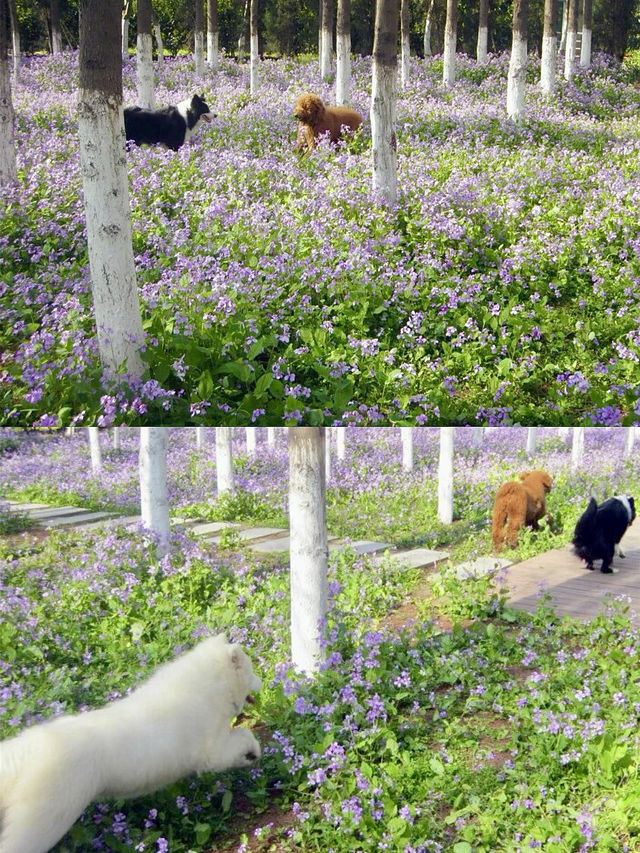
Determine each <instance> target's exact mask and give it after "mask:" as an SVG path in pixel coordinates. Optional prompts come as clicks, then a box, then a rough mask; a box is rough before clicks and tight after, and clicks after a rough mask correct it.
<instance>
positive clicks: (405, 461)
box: [400, 427, 413, 473]
mask: <svg viewBox="0 0 640 853" xmlns="http://www.w3.org/2000/svg"><path fill="white" fill-rule="evenodd" d="M400 438H401V439H402V470H403V471H405V472H406V473H410V472H411V471H413V429H412V428H411V427H400Z"/></svg>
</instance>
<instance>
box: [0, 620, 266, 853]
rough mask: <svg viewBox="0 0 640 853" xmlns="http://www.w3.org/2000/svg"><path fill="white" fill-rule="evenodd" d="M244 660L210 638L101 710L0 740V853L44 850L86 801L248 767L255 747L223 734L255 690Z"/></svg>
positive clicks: (241, 736) (239, 733)
mask: <svg viewBox="0 0 640 853" xmlns="http://www.w3.org/2000/svg"><path fill="white" fill-rule="evenodd" d="M261 683H262V682H261V681H260V679H259V678H258V677H257V676H256V675H254V673H253V670H252V667H251V662H250V661H249V658H248V657H247V655H246V654H245V653H244V651H243V650H242V649H241V648H240V646H237V645H232V644H230V643H228V642H227V641H226V638H225V637H224V635H223V634H220V635H218V636H217V637H210V638H209V639H206V640H204V641H203V642H201V643H199V644H198V645H197V646H196V647H195V648H194V649H192V650H191V651H189V652H186V653H185V654H183V655H181V656H180V657H179V658H177V659H176V660H174V661H172V662H170V663H167V664H165V665H164V666H162V667H160V668H159V669H158V670H157V672H155V673H154V674H153V675H152V676H151V678H149V680H148V681H146V682H144V683H143V684H142V685H141V686H140V687H138V688H137V689H136V690H134V691H133V692H132V693H131V694H130V695H128V696H125V697H124V698H122V699H118V700H116V701H115V702H112V703H110V704H109V705H107V706H105V707H104V708H100V709H98V710H95V711H87V712H86V713H82V714H78V715H76V716H64V717H58V718H57V719H54V720H52V721H50V722H45V723H42V724H41V725H36V726H33V727H32V728H28V729H25V730H24V731H23V732H22V733H21V734H19V735H17V736H16V737H14V738H11V739H9V740H5V741H3V742H2V743H0V851H1V853H45V851H47V850H49V849H50V848H51V847H52V846H53V845H54V844H55V843H56V842H57V841H59V840H60V838H62V836H63V835H64V834H65V833H66V832H67V830H68V829H69V828H70V827H71V826H72V825H73V823H74V822H75V821H76V820H77V819H78V817H80V815H81V814H82V812H83V811H84V809H85V808H86V807H87V806H88V805H89V803H90V802H92V801H93V800H97V799H99V800H102V799H107V798H110V797H118V798H119V797H135V796H137V795H138V794H144V793H148V792H151V791H154V790H156V789H157V788H160V787H162V786H163V785H167V784H169V783H170V782H174V781H176V780H177V779H179V778H181V777H182V776H186V775H187V774H189V773H192V772H198V773H200V772H203V771H206V770H213V771H220V770H225V769H227V768H230V767H247V766H248V765H250V764H252V763H253V762H254V761H256V760H257V759H258V758H259V757H260V745H259V743H258V741H257V740H256V738H255V737H254V736H253V734H252V733H251V732H250V731H249V729H246V728H234V729H232V728H231V727H230V726H231V721H232V720H233V718H234V717H236V716H237V715H238V714H239V713H240V711H241V709H242V706H243V705H244V703H245V701H246V700H247V698H248V697H249V694H250V693H252V692H254V691H256V690H259V689H260V687H261Z"/></svg>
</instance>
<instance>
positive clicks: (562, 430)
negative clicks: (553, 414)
mask: <svg viewBox="0 0 640 853" xmlns="http://www.w3.org/2000/svg"><path fill="white" fill-rule="evenodd" d="M570 431H571V427H559V428H558V437H559V438H561V439H562V441H566V440H567V439H568V438H569V432H570Z"/></svg>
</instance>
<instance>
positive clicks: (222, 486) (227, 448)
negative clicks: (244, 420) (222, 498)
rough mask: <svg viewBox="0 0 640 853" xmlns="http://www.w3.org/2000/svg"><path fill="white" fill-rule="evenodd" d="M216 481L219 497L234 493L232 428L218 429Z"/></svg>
mask: <svg viewBox="0 0 640 853" xmlns="http://www.w3.org/2000/svg"><path fill="white" fill-rule="evenodd" d="M216 480H217V486H218V494H219V495H221V494H223V493H224V492H233V491H234V483H233V454H232V452H231V427H216Z"/></svg>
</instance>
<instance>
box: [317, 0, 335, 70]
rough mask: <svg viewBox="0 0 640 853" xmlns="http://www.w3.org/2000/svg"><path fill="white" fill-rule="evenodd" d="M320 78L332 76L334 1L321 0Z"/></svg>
mask: <svg viewBox="0 0 640 853" xmlns="http://www.w3.org/2000/svg"><path fill="white" fill-rule="evenodd" d="M320 3H321V9H322V14H321V16H320V76H321V77H322V78H323V79H324V80H326V79H327V78H328V77H330V76H331V66H332V60H333V0H320Z"/></svg>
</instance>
